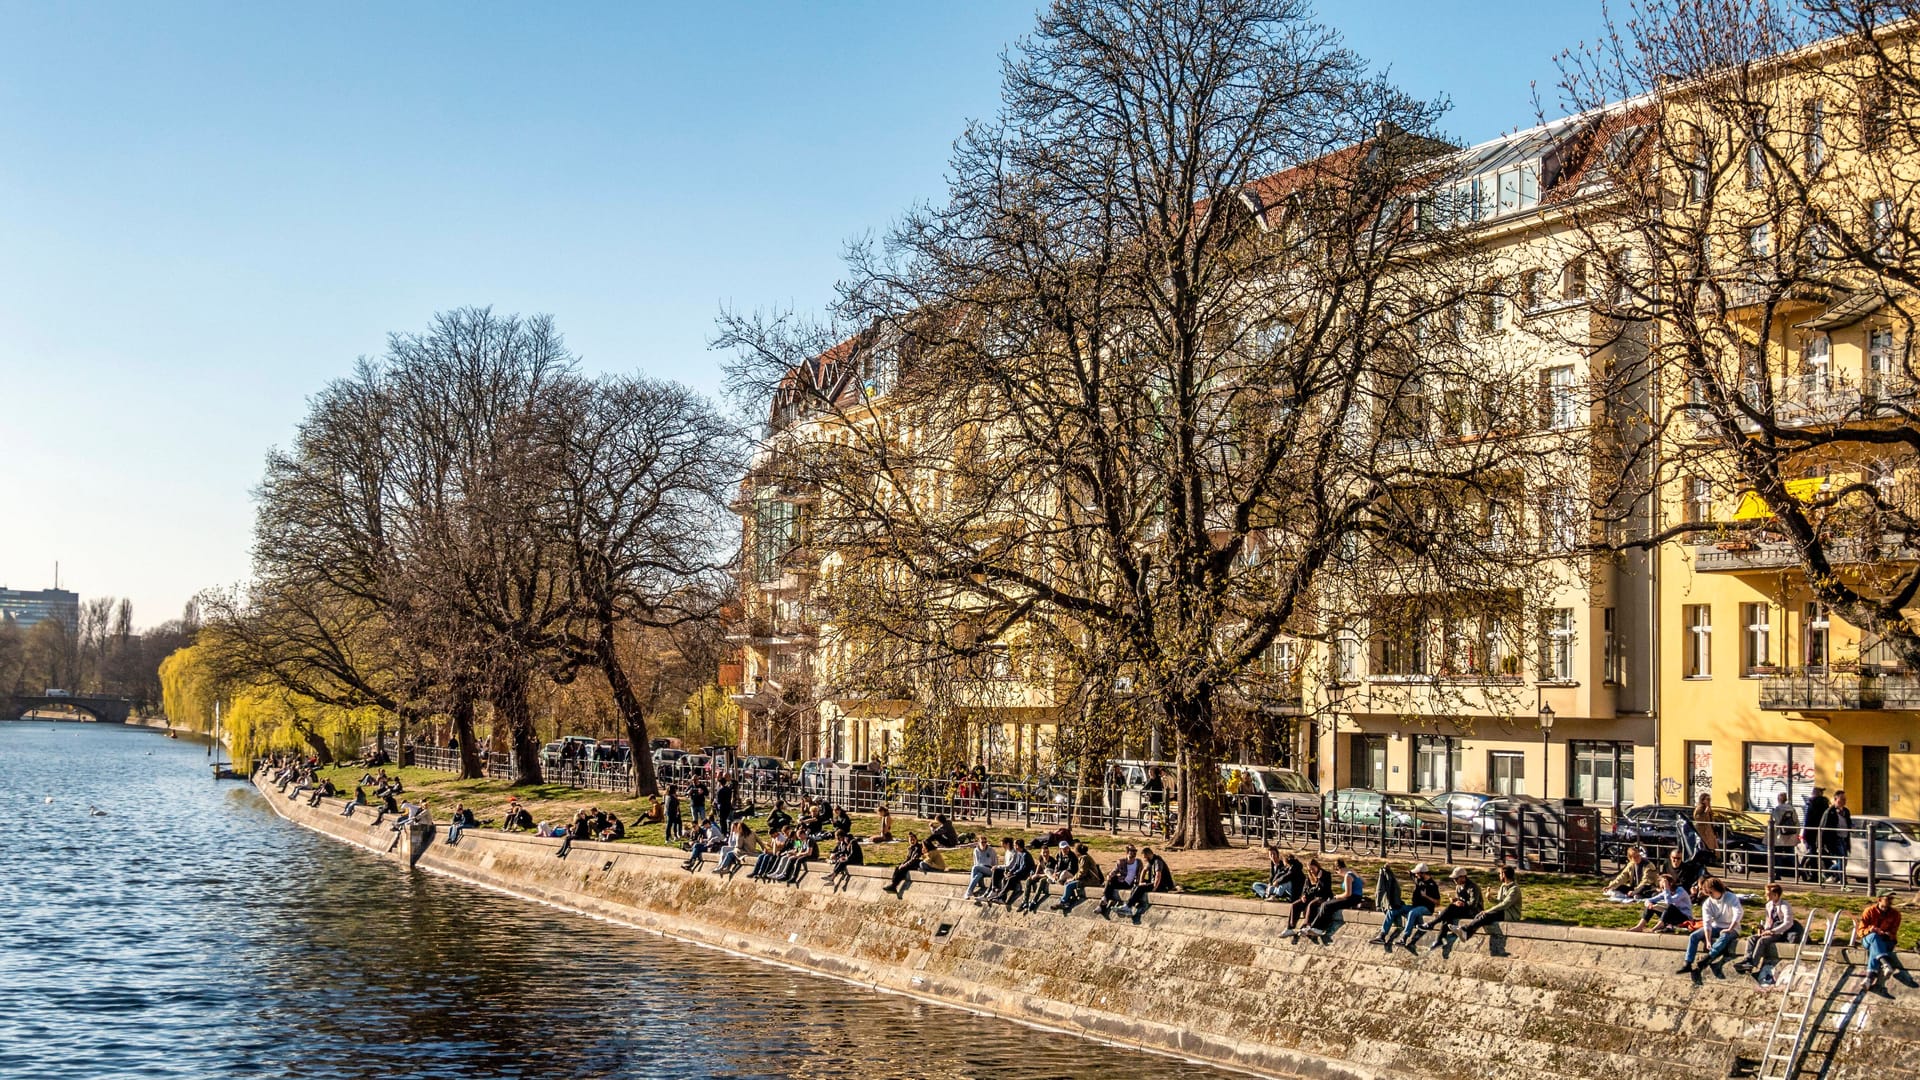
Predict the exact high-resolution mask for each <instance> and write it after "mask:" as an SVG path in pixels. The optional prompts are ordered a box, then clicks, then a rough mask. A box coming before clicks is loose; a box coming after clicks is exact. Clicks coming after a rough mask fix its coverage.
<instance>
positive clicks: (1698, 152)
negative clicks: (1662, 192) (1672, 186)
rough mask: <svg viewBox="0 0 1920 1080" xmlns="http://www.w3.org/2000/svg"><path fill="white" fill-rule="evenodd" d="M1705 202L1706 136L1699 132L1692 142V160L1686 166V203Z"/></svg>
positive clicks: (1704, 133)
mask: <svg viewBox="0 0 1920 1080" xmlns="http://www.w3.org/2000/svg"><path fill="white" fill-rule="evenodd" d="M1705 201H1707V135H1706V132H1701V133H1700V134H1699V135H1698V136H1697V137H1696V138H1695V139H1694V140H1693V160H1692V161H1690V162H1688V164H1687V202H1688V203H1689V204H1692V203H1702V202H1705Z"/></svg>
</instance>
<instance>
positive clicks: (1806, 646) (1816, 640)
mask: <svg viewBox="0 0 1920 1080" xmlns="http://www.w3.org/2000/svg"><path fill="white" fill-rule="evenodd" d="M1805 617H1806V628H1805V632H1804V633H1803V634H1802V636H1801V647H1800V661H1801V663H1804V664H1805V665H1806V666H1807V667H1808V669H1809V670H1815V671H1824V670H1826V667H1827V629H1828V624H1827V607H1826V605H1825V604H1820V603H1810V604H1808V605H1807V606H1806V612H1805Z"/></svg>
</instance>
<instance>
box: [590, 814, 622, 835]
mask: <svg viewBox="0 0 1920 1080" xmlns="http://www.w3.org/2000/svg"><path fill="white" fill-rule="evenodd" d="M605 818H606V821H605V823H604V824H602V825H601V826H600V831H599V832H597V833H595V834H594V835H595V836H598V837H599V838H600V839H602V840H605V841H614V840H625V839H626V838H627V827H626V825H625V824H623V823H622V822H621V820H620V815H619V814H607V815H605Z"/></svg>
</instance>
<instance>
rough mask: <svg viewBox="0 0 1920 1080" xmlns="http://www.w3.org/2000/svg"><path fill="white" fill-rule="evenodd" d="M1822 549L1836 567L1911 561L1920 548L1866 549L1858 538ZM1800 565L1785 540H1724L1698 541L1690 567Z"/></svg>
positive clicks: (1748, 569) (1736, 570) (1742, 569)
mask: <svg viewBox="0 0 1920 1080" xmlns="http://www.w3.org/2000/svg"><path fill="white" fill-rule="evenodd" d="M1825 548H1826V555H1827V560H1828V561H1829V562H1832V563H1834V564H1835V565H1838V566H1846V565H1858V564H1861V563H1881V562H1911V561H1913V560H1914V559H1916V558H1920V551H1915V550H1913V549H1912V548H1904V547H1902V548H1892V549H1888V550H1881V549H1877V548H1869V547H1868V546H1866V545H1864V544H1862V543H1861V542H1860V541H1858V540H1847V539H1836V540H1829V541H1827V542H1826V544H1825ZM1799 566H1800V554H1799V552H1798V551H1796V550H1794V547H1793V545H1792V544H1789V543H1787V542H1786V541H1784V540H1723V541H1720V542H1719V543H1715V544H1699V545H1696V546H1695V547H1694V549H1693V568H1694V569H1695V570H1697V571H1699V572H1701V573H1709V574H1744V573H1754V572H1760V571H1770V570H1792V569H1796V568H1798V567H1799Z"/></svg>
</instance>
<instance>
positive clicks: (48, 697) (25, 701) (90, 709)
mask: <svg viewBox="0 0 1920 1080" xmlns="http://www.w3.org/2000/svg"><path fill="white" fill-rule="evenodd" d="M61 708H66V709H75V710H77V711H79V712H83V713H86V714H87V715H88V716H91V717H93V718H94V719H95V720H98V721H100V722H101V723H103V724H124V723H126V722H127V717H128V716H131V715H132V714H133V701H132V699H131V698H123V697H105V696H102V695H95V694H0V720H18V719H20V718H21V717H23V716H25V715H26V714H28V713H30V712H32V711H34V710H35V709H61Z"/></svg>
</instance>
